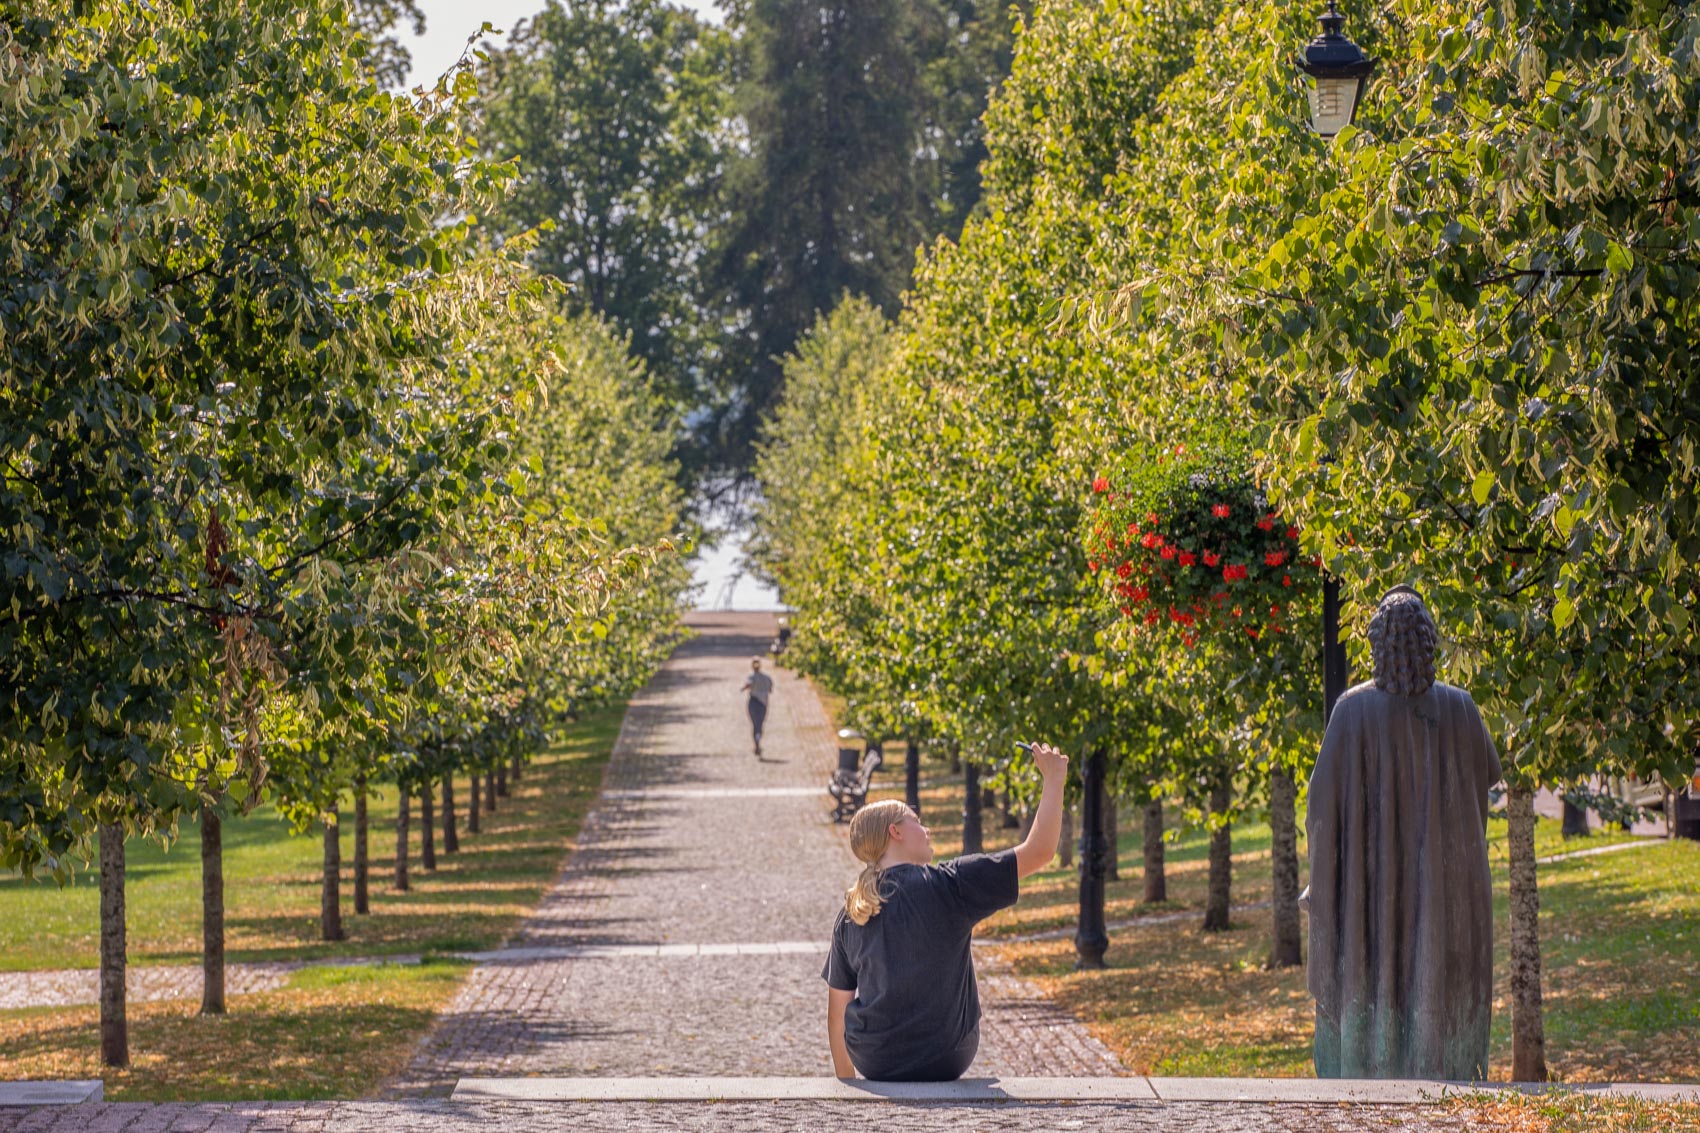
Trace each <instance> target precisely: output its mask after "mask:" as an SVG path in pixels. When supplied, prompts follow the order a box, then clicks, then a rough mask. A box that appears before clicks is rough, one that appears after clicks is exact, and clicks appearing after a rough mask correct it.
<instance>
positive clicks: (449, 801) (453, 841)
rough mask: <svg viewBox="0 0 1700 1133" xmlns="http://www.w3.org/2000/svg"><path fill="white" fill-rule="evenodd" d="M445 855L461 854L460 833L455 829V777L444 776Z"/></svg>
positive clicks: (450, 775) (451, 773)
mask: <svg viewBox="0 0 1700 1133" xmlns="http://www.w3.org/2000/svg"><path fill="white" fill-rule="evenodd" d="M443 853H445V854H458V853H460V833H459V831H457V830H456V829H455V776H454V772H453V771H451V772H449V773H448V774H447V775H444V776H443Z"/></svg>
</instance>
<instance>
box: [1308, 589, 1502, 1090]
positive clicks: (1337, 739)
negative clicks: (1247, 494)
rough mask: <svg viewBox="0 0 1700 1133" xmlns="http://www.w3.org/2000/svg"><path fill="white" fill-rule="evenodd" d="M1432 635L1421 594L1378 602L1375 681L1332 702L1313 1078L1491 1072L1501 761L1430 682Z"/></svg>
mask: <svg viewBox="0 0 1700 1133" xmlns="http://www.w3.org/2000/svg"><path fill="white" fill-rule="evenodd" d="M1435 638H1436V634H1435V627H1434V619H1433V618H1431V617H1430V616H1429V612H1428V608H1427V607H1426V606H1424V605H1423V601H1422V598H1420V597H1419V596H1418V595H1417V592H1416V591H1415V590H1412V589H1411V588H1410V587H1408V586H1401V587H1398V588H1396V589H1394V590H1392V591H1389V592H1388V594H1387V595H1386V597H1384V598H1382V600H1381V602H1380V604H1379V606H1378V607H1377V608H1376V612H1375V616H1374V618H1373V619H1371V621H1370V625H1369V643H1370V651H1371V653H1372V654H1373V657H1374V661H1375V679H1374V680H1372V681H1367V682H1365V683H1364V684H1361V685H1358V686H1357V687H1355V688H1353V689H1350V690H1349V691H1347V692H1346V693H1345V694H1343V695H1342V696H1341V697H1340V699H1339V701H1338V702H1337V703H1336V704H1335V706H1334V713H1333V715H1332V716H1331V717H1330V718H1329V721H1328V727H1327V730H1326V731H1325V733H1324V735H1323V737H1322V754H1321V755H1319V756H1318V757H1317V761H1316V771H1315V773H1314V774H1312V776H1311V780H1310V802H1309V811H1308V813H1307V815H1306V818H1305V831H1306V834H1307V835H1308V837H1309V842H1310V897H1309V908H1310V965H1309V978H1310V990H1311V994H1312V995H1314V996H1315V997H1316V1048H1315V1051H1316V1073H1317V1076H1318V1077H1320V1078H1431V1079H1432V1078H1442V1079H1449V1080H1454V1081H1481V1080H1483V1079H1485V1078H1486V1077H1487V1054H1488V1018H1489V1014H1490V1012H1491V1010H1492V1006H1493V882H1492V876H1491V874H1490V872H1489V868H1488V852H1487V834H1486V830H1487V812H1488V790H1489V788H1491V787H1492V786H1493V785H1494V784H1495V783H1497V782H1498V781H1499V778H1500V768H1499V756H1498V754H1497V753H1496V752H1495V751H1494V746H1493V741H1492V740H1491V739H1490V738H1489V737H1488V734H1487V728H1486V727H1485V726H1484V725H1483V723H1482V717H1481V713H1480V712H1479V711H1478V710H1477V709H1476V704H1475V701H1473V700H1471V699H1470V694H1469V693H1467V692H1465V691H1464V690H1462V689H1458V688H1453V687H1452V686H1450V685H1445V684H1439V683H1437V682H1436V681H1435V679H1434V650H1435Z"/></svg>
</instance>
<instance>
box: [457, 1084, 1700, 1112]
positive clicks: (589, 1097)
mask: <svg viewBox="0 0 1700 1133" xmlns="http://www.w3.org/2000/svg"><path fill="white" fill-rule="evenodd" d="M1547 1089H1551V1090H1555V1091H1571V1092H1577V1093H1587V1094H1598V1095H1606V1096H1617V1097H1639V1098H1644V1099H1647V1100H1650V1101H1693V1102H1700V1084H1681V1085H1664V1084H1654V1083H1622V1082H1610V1083H1564V1084H1555V1085H1551V1086H1546V1085H1540V1084H1532V1083H1529V1084H1525V1083H1506V1082H1490V1083H1478V1084H1472V1083H1469V1082H1440V1081H1414V1080H1385V1081H1373V1080H1366V1079H1354V1078H1348V1079H1333V1080H1318V1079H1314V1078H964V1079H961V1080H960V1081H956V1082H870V1081H866V1080H863V1079H854V1080H844V1079H838V1078H462V1079H460V1081H459V1082H458V1083H456V1085H455V1090H454V1094H453V1100H455V1101H460V1102H489V1101H526V1102H619V1101H629V1102H659V1101H668V1102H734V1101H737V1102H748V1101H764V1102H771V1101H834V1102H841V1101H901V1102H935V1103H937V1102H943V1103H956V1104H964V1103H976V1102H1127V1101H1144V1102H1263V1103H1273V1102H1297V1103H1308V1104H1313V1105H1314V1104H1338V1103H1342V1102H1349V1103H1356V1104H1359V1105H1413V1104H1415V1105H1420V1104H1425V1103H1431V1102H1438V1101H1441V1100H1442V1099H1444V1098H1446V1097H1454V1096H1457V1095H1459V1094H1468V1093H1475V1092H1478V1091H1494V1090H1517V1091H1522V1092H1530V1091H1533V1092H1539V1091H1541V1090H1547Z"/></svg>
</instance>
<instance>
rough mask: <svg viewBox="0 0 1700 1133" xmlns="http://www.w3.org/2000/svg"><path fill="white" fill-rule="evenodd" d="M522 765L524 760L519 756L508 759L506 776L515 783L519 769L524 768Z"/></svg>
mask: <svg viewBox="0 0 1700 1133" xmlns="http://www.w3.org/2000/svg"><path fill="white" fill-rule="evenodd" d="M524 766H525V763H524V761H523V760H521V759H520V757H519V756H517V755H516V756H514V757H513V758H512V759H510V760H509V761H508V778H510V779H512V780H513V781H514V782H516V783H517V782H519V775H520V771H521V770H522V769H523V768H524Z"/></svg>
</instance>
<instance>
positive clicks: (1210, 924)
mask: <svg viewBox="0 0 1700 1133" xmlns="http://www.w3.org/2000/svg"><path fill="white" fill-rule="evenodd" d="M1233 790H1234V789H1233V785H1232V784H1231V783H1229V782H1227V781H1225V780H1224V781H1223V782H1221V783H1218V784H1217V785H1216V786H1214V787H1212V788H1211V789H1210V816H1211V818H1212V819H1213V820H1214V821H1216V822H1219V823H1220V825H1219V826H1216V827H1215V828H1214V829H1212V830H1211V831H1210V892H1209V894H1208V895H1207V896H1206V898H1205V903H1204V931H1205V932H1221V931H1222V930H1223V929H1225V928H1227V927H1228V905H1229V902H1230V900H1231V899H1232V896H1233V894H1232V886H1233V871H1234V839H1233V831H1232V830H1230V829H1229V827H1228V818H1227V815H1228V808H1229V807H1230V806H1232V805H1233V801H1234V795H1233Z"/></svg>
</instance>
